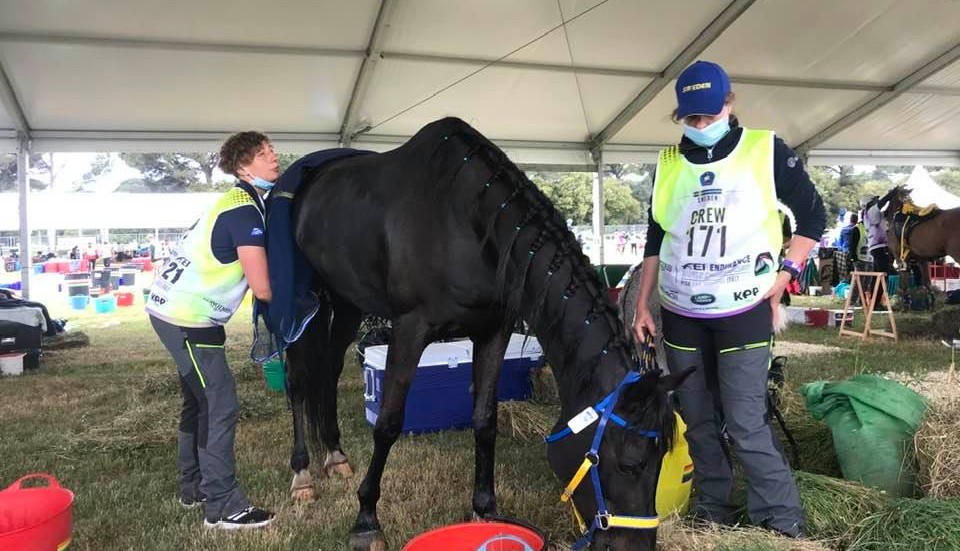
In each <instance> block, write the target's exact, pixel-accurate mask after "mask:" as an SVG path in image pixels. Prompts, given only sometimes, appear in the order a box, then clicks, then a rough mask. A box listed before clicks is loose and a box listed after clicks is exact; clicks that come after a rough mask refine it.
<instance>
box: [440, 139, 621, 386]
mask: <svg viewBox="0 0 960 551" xmlns="http://www.w3.org/2000/svg"><path fill="white" fill-rule="evenodd" d="M458 122H459V124H458V125H457V128H456V129H450V131H449V133H448V134H447V135H446V136H444V137H443V139H442V140H441V141H440V144H439V145H438V147H437V148H436V149H435V150H434V156H433V158H432V159H431V162H433V163H438V162H444V161H446V162H447V163H449V158H450V156H449V153H447V155H443V154H442V153H445V149H446V148H449V147H451V146H452V145H453V143H451V142H457V141H462V142H463V145H465V146H466V147H467V151H468V153H467V154H466V155H462V156H461V158H462V163H461V166H460V167H457V168H456V169H455V170H454V171H453V175H452V176H451V177H450V179H449V185H451V186H456V187H457V188H464V187H467V188H468V189H469V188H475V190H476V195H475V196H474V197H473V200H474V205H473V207H472V209H471V213H472V216H473V219H472V223H473V224H474V227H476V228H478V229H481V231H482V237H481V246H486V245H488V244H489V245H493V246H494V249H495V250H496V252H497V265H496V287H495V288H496V290H497V296H498V297H500V300H501V303H502V305H503V309H504V313H505V319H507V320H513V319H515V318H516V317H517V316H518V315H519V314H520V313H521V309H522V308H524V306H526V308H525V311H524V312H523V313H524V314H525V315H524V317H525V318H526V321H527V322H528V324H529V325H530V326H531V327H532V328H534V329H536V332H537V334H538V336H540V338H541V339H542V340H547V339H549V340H551V341H559V342H557V344H560V345H561V347H562V354H563V357H564V365H565V366H568V367H569V368H573V367H574V366H577V369H575V370H574V369H571V370H570V371H571V373H570V374H571V375H573V377H571V379H572V384H574V385H575V386H577V387H580V388H583V387H585V386H586V385H588V384H589V382H590V380H591V379H592V377H593V373H594V371H595V370H596V366H597V365H598V364H599V362H600V360H601V358H602V357H603V355H605V354H609V353H617V354H621V355H622V356H623V359H624V361H625V362H627V363H626V365H632V364H631V363H630V362H631V359H632V353H633V350H634V347H633V344H632V342H630V340H629V339H628V337H627V334H626V331H625V330H624V326H623V321H622V320H621V319H620V316H619V313H618V311H617V309H616V307H614V306H613V305H611V304H610V302H609V300H608V298H607V294H606V292H605V290H604V289H603V288H602V287H601V284H600V281H599V280H598V279H597V277H596V273H595V272H594V269H593V266H592V265H591V264H590V261H589V259H588V258H587V257H586V256H585V255H584V254H583V252H582V250H581V248H580V244H579V243H578V242H577V240H576V238H575V236H574V235H573V232H571V231H570V229H569V228H568V227H567V225H566V222H565V221H564V219H563V217H562V216H561V214H560V212H559V211H557V209H556V208H555V207H554V206H553V203H552V202H551V201H550V200H549V199H548V198H547V197H546V196H545V195H544V194H543V192H542V191H541V190H540V189H539V188H538V187H537V186H536V185H534V184H533V182H531V181H530V180H529V179H528V178H527V177H526V175H525V174H524V173H523V172H522V171H521V170H520V169H518V168H517V167H516V165H514V164H513V163H512V162H511V161H510V160H509V159H508V158H507V157H506V155H504V153H503V152H502V151H500V149H498V148H497V147H496V146H494V145H493V144H492V143H491V142H489V141H488V140H487V139H486V138H484V137H483V136H481V135H480V134H479V133H477V132H476V131H475V130H473V129H472V128H470V127H469V126H468V125H466V124H465V123H462V121H458ZM454 137H456V138H458V139H457V140H454V139H453V138H454ZM471 162H479V163H483V165H484V166H486V168H487V169H488V170H489V174H490V176H489V177H488V178H487V179H486V180H479V181H477V179H476V178H473V179H472V180H474V181H470V180H471V179H468V178H463V177H460V178H458V176H460V173H461V169H462V166H463V165H466V164H467V163H471ZM494 187H497V188H499V189H500V190H501V191H502V192H504V193H505V199H504V200H502V201H501V202H500V203H498V204H495V205H494V206H493V208H495V209H496V210H495V211H492V209H491V207H490V205H489V203H490V198H489V197H487V194H488V193H489V190H490V189H492V188H494ZM485 201H486V205H487V206H486V208H484V207H483V206H482V205H484V204H485ZM505 212H511V213H512V214H514V215H516V217H517V218H518V219H519V222H518V223H516V224H515V225H513V226H512V227H511V228H509V229H508V230H507V229H505V228H502V226H503V224H500V222H501V220H502V219H503V217H502V216H501V215H502V214H504V213H505ZM498 226H500V227H501V228H500V231H499V232H498V231H497V230H498ZM521 235H524V236H526V237H528V238H530V241H529V250H528V251H526V254H524V255H522V257H521V256H520V255H517V254H516V252H517V251H516V250H515V249H516V244H517V242H518V241H519V240H520V238H521ZM498 236H499V237H498ZM548 243H550V244H552V245H553V246H554V251H553V256H552V257H551V260H550V262H549V264H548V265H547V268H546V270H544V272H542V273H534V272H532V271H531V270H530V268H531V266H532V265H533V261H534V259H535V258H536V257H537V256H538V255H539V254H541V251H542V249H543V248H544V246H545V245H547V244H548ZM518 257H520V258H518ZM564 266H566V267H567V268H568V269H569V275H568V280H567V281H566V282H564V286H563V289H564V291H563V293H562V295H561V296H553V297H551V296H549V291H550V289H551V287H552V286H551V281H550V280H551V278H553V277H554V275H555V274H557V273H560V272H561V269H562V268H563V267H564ZM537 278H540V280H539V281H538V280H537ZM529 286H532V287H533V288H537V287H539V289H540V292H539V293H538V294H537V296H530V292H529V291H531V289H529V288H528V287H529ZM578 293H579V294H580V295H581V296H582V295H583V294H584V293H585V294H586V297H587V299H588V300H589V301H590V307H589V310H588V312H587V313H586V315H585V319H584V323H583V324H582V328H581V329H579V330H578V331H577V334H576V335H575V336H569V335H568V337H572V338H563V337H564V335H563V334H562V332H561V331H556V329H557V327H558V326H559V325H560V324H561V322H562V321H563V319H564V317H565V316H566V305H567V304H568V303H569V299H570V298H572V297H573V296H575V295H577V294H578ZM524 299H526V300H524ZM558 301H559V310H558V311H556V312H551V315H550V317H549V319H546V320H545V321H544V319H543V318H544V317H545V316H546V314H547V305H548V304H553V303H557V302H558ZM595 326H599V327H601V328H605V329H606V330H607V331H608V332H609V338H608V340H607V342H606V344H605V345H604V346H603V348H602V349H601V350H599V351H598V352H597V353H596V354H594V355H593V357H591V358H588V359H587V360H586V361H583V362H580V363H578V362H577V361H576V359H577V354H578V352H579V351H580V348H581V346H580V345H581V343H582V341H583V339H584V337H585V336H586V334H587V331H590V330H592V328H593V327H595ZM544 345H545V346H546V345H547V343H546V342H545V343H544Z"/></svg>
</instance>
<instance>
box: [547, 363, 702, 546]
mask: <svg viewBox="0 0 960 551" xmlns="http://www.w3.org/2000/svg"><path fill="white" fill-rule="evenodd" d="M689 373H690V371H686V372H684V373H681V374H678V375H669V376H662V375H660V374H659V371H652V372H649V373H647V374H644V375H641V374H639V373H636V372H630V373H628V374H627V377H626V378H625V379H624V380H623V382H621V384H620V385H619V386H618V387H617V389H616V390H614V391H613V392H612V393H610V394H609V395H607V397H606V398H604V399H603V400H602V401H601V402H600V403H599V404H597V405H595V406H594V408H592V409H591V410H585V413H581V414H580V415H577V416H576V417H574V419H573V420H571V421H570V422H569V423H568V425H567V427H568V428H574V429H577V432H575V433H574V432H572V431H569V430H568V429H564V430H563V431H561V432H559V433H555V434H554V435H551V437H550V438H548V442H549V447H548V451H547V457H548V459H549V461H550V466H551V468H552V469H553V471H554V472H555V473H556V475H557V477H558V478H559V479H560V480H561V481H562V482H563V483H564V484H565V485H566V486H565V490H564V495H565V496H569V495H570V494H572V499H573V503H574V505H575V507H576V511H577V513H578V514H579V516H580V517H581V518H582V519H583V525H582V526H581V530H584V531H585V538H586V539H587V540H591V539H592V542H591V549H597V550H613V551H628V550H629V551H635V550H650V551H652V550H653V549H654V548H655V546H656V531H655V530H654V529H655V528H656V526H657V524H658V522H657V511H656V489H657V479H658V477H659V474H660V463H661V460H662V458H663V455H664V454H665V453H666V452H667V450H669V449H670V447H671V446H672V443H673V438H674V431H675V425H676V423H675V417H674V413H673V408H672V407H671V405H670V400H669V398H668V396H667V392H668V391H670V390H673V389H674V388H676V387H677V386H679V384H680V383H681V382H682V381H683V379H685V378H686V376H687V375H689ZM591 419H592V421H591ZM587 422H589V424H587V425H586V426H583V424H584V423H587ZM563 433H566V434H565V435H563V436H560V437H559V438H558V437H557V436H558V435H562V434H563ZM597 483H599V488H598V487H597ZM561 499H562V500H564V498H561ZM582 541H583V540H582Z"/></svg>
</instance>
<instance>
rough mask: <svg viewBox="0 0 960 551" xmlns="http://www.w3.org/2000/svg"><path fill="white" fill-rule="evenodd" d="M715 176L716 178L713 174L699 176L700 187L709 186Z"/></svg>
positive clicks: (707, 173) (705, 173) (706, 173)
mask: <svg viewBox="0 0 960 551" xmlns="http://www.w3.org/2000/svg"><path fill="white" fill-rule="evenodd" d="M716 176H717V175H716V174H714V173H713V172H704V173H703V174H701V175H700V185H701V186H709V185H710V184H712V183H713V179H714V178H715V177H716Z"/></svg>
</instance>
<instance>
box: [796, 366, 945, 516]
mask: <svg viewBox="0 0 960 551" xmlns="http://www.w3.org/2000/svg"><path fill="white" fill-rule="evenodd" d="M800 390H801V392H802V393H803V396H804V398H805V399H806V402H807V410H808V411H809V412H810V413H811V414H812V415H813V417H814V418H815V419H818V420H823V421H825V422H826V423H827V426H829V427H830V431H831V432H832V433H833V446H834V448H835V449H836V452H837V459H838V460H839V462H840V470H841V471H842V472H843V477H844V478H846V479H847V480H856V481H859V482H862V483H863V484H865V485H867V486H874V487H876V488H880V489H881V490H885V491H886V492H887V493H888V494H890V495H894V496H904V497H908V496H913V495H914V482H915V478H916V466H915V465H914V463H913V460H912V458H911V454H910V448H911V447H912V442H913V435H914V433H916V432H917V429H918V428H919V427H920V422H921V421H923V416H924V414H925V413H926V408H927V405H926V401H925V400H924V399H923V397H922V396H920V395H919V394H917V393H916V392H914V391H912V390H910V389H909V388H907V387H905V386H903V385H902V384H900V383H898V382H896V381H891V380H889V379H884V378H882V377H878V376H876V375H856V376H854V377H851V378H850V379H848V380H846V381H842V382H839V383H830V382H827V381H816V382H813V383H808V384H805V385H803V386H802V387H801V389H800Z"/></svg>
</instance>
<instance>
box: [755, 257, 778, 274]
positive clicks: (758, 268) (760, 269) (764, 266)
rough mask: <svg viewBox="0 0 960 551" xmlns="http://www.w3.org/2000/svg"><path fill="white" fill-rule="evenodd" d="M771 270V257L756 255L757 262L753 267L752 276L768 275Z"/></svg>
mask: <svg viewBox="0 0 960 551" xmlns="http://www.w3.org/2000/svg"><path fill="white" fill-rule="evenodd" d="M772 270H773V255H771V254H770V253H760V254H758V255H757V261H756V263H754V265H753V275H763V274H769V273H770V272H771V271H772Z"/></svg>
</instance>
